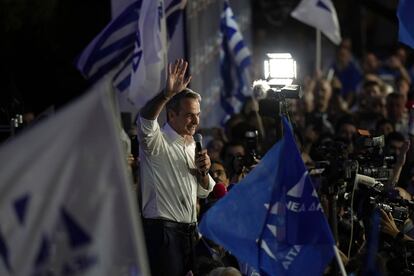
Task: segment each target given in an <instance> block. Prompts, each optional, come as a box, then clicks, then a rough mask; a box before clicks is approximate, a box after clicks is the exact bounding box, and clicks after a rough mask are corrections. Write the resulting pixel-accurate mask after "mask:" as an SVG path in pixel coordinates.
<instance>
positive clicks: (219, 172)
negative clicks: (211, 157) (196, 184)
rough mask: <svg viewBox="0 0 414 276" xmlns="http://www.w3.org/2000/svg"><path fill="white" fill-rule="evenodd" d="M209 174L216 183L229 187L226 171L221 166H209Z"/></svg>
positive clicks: (214, 164) (215, 164) (216, 164)
mask: <svg viewBox="0 0 414 276" xmlns="http://www.w3.org/2000/svg"><path fill="white" fill-rule="evenodd" d="M210 172H211V176H212V177H213V179H214V181H215V182H216V183H223V184H224V186H226V187H227V186H228V185H229V179H228V178H227V174H226V171H225V169H224V167H223V166H222V165H221V164H218V163H213V164H211V168H210Z"/></svg>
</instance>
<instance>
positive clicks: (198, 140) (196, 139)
mask: <svg viewBox="0 0 414 276" xmlns="http://www.w3.org/2000/svg"><path fill="white" fill-rule="evenodd" d="M193 138H194V142H195V143H196V155H197V154H198V153H199V152H200V151H202V150H203V136H202V135H201V134H200V133H196V134H194V137H193ZM207 173H208V171H205V172H202V173H201V175H202V176H206V175H207Z"/></svg>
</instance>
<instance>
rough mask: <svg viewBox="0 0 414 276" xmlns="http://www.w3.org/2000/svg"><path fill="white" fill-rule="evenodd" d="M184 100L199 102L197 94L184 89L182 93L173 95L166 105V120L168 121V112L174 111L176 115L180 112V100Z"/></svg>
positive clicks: (199, 98)
mask: <svg viewBox="0 0 414 276" xmlns="http://www.w3.org/2000/svg"><path fill="white" fill-rule="evenodd" d="M184 98H189V99H196V100H198V102H201V96H200V94H198V93H197V92H194V91H193V90H191V89H189V88H185V89H184V90H183V91H181V92H179V93H177V94H175V95H174V97H172V98H171V100H169V101H168V103H167V105H166V109H167V120H168V111H169V110H172V111H174V112H175V113H176V114H178V112H180V104H181V100H182V99H184Z"/></svg>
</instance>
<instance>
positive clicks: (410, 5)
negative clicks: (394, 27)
mask: <svg viewBox="0 0 414 276" xmlns="http://www.w3.org/2000/svg"><path fill="white" fill-rule="evenodd" d="M397 16H398V21H399V30H398V40H399V41H400V42H402V43H404V44H407V45H408V46H410V47H411V48H413V49H414V1H413V0H400V2H399V5H398V11H397Z"/></svg>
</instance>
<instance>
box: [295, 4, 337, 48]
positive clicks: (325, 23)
mask: <svg viewBox="0 0 414 276" xmlns="http://www.w3.org/2000/svg"><path fill="white" fill-rule="evenodd" d="M291 16H292V17H293V18H295V19H297V20H299V21H301V22H303V23H305V24H308V25H310V26H312V27H314V28H316V29H319V30H320V31H321V32H322V33H323V34H324V35H326V36H327V37H328V38H329V39H330V40H331V41H332V42H333V43H334V44H336V45H339V43H341V40H342V38H341V31H340V28H339V21H338V16H337V14H336V10H335V7H334V5H333V4H332V2H331V0H302V1H301V2H300V3H299V5H298V6H297V7H296V8H295V9H294V10H293V11H292V13H291Z"/></svg>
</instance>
